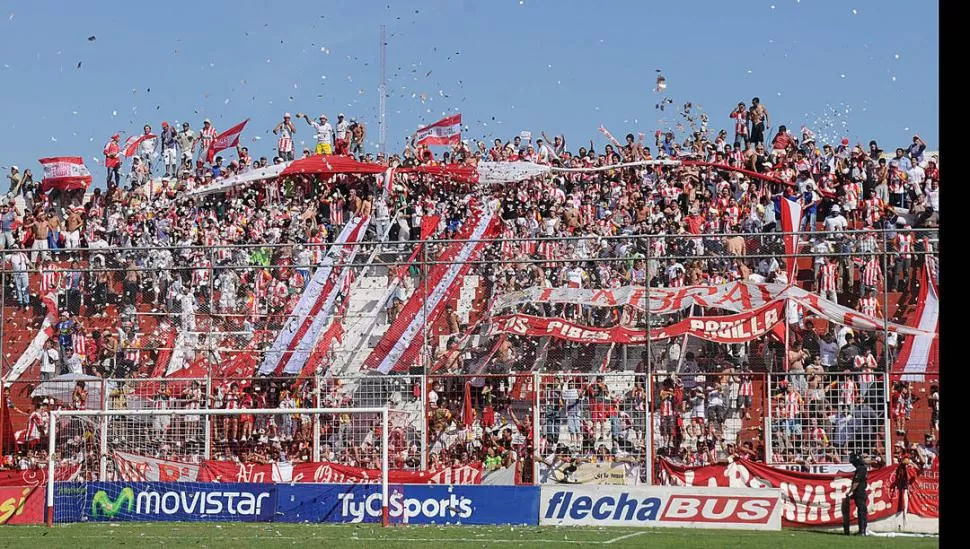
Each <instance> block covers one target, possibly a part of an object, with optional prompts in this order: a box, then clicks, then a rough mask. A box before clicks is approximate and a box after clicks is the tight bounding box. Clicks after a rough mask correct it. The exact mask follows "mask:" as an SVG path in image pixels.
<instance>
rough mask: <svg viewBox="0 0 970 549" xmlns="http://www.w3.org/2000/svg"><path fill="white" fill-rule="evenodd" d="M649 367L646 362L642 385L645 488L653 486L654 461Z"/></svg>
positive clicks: (651, 387) (648, 363)
mask: <svg viewBox="0 0 970 549" xmlns="http://www.w3.org/2000/svg"><path fill="white" fill-rule="evenodd" d="M650 367H651V366H650V361H649V360H647V374H646V375H647V381H646V383H645V384H644V390H645V391H646V393H647V410H646V414H644V417H646V420H647V425H646V426H645V427H646V428H645V429H644V430H643V440H644V446H645V447H644V452H643V455H644V456H645V458H646V463H645V464H644V465H645V466H646V468H647V486H653V462H654V459H656V456H655V455H654V453H655V452H654V445H653V375H652V374H651V372H650Z"/></svg>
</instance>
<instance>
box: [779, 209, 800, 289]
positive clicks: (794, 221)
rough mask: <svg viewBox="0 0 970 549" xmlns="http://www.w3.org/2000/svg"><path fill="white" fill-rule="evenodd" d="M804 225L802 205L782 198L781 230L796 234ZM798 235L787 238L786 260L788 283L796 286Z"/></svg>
mask: <svg viewBox="0 0 970 549" xmlns="http://www.w3.org/2000/svg"><path fill="white" fill-rule="evenodd" d="M801 223H802V204H801V202H798V201H795V200H791V199H789V198H787V197H785V196H784V195H782V197H781V230H782V231H783V232H786V233H795V232H796V231H797V230H798V228H799V226H800V225H801ZM798 240H799V237H798V235H797V234H790V235H787V236H785V255H786V256H787V257H786V258H785V261H786V264H787V265H788V283H789V284H794V282H795V275H796V274H798V258H796V257H795V254H796V253H798Z"/></svg>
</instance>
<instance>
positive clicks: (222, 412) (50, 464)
mask: <svg viewBox="0 0 970 549" xmlns="http://www.w3.org/2000/svg"><path fill="white" fill-rule="evenodd" d="M283 413H287V414H300V415H317V414H346V413H360V414H380V415H381V433H382V436H383V437H384V438H385V441H384V442H382V444H381V521H382V523H383V525H384V526H387V525H388V521H389V515H388V498H389V494H388V468H389V464H388V463H389V460H388V444H387V442H386V437H387V433H388V427H389V421H388V420H389V415H390V414H389V408H386V407H385V408H376V407H370V408H366V407H362V408H293V409H286V410H283V409H280V408H235V409H224V408H222V409H206V408H202V409H185V408H182V409H178V408H176V409H170V410H51V411H50V412H49V414H50V423H49V425H50V428H49V429H48V433H47V436H48V439H47V443H48V449H47V525H48V526H53V523H54V468H55V467H56V463H55V459H54V454H55V452H54V448H55V446H56V444H57V428H56V425H57V419H58V418H60V417H108V416H122V417H123V416H149V417H150V416H189V415H209V416H241V415H260V414H265V415H280V414H283Z"/></svg>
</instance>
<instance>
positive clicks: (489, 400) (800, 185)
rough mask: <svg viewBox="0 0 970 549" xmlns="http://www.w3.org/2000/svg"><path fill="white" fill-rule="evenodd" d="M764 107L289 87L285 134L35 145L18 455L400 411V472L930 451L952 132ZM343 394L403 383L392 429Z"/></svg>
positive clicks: (15, 220)
mask: <svg viewBox="0 0 970 549" xmlns="http://www.w3.org/2000/svg"><path fill="white" fill-rule="evenodd" d="M746 103H747V102H742V103H741V106H740V108H736V109H735V111H734V112H732V116H733V117H734V118H735V120H734V121H731V120H730V119H728V118H727V117H724V120H726V121H730V122H731V127H729V128H728V129H725V130H720V131H719V130H717V129H712V130H710V131H708V130H707V128H706V127H704V128H703V131H701V130H700V129H698V131H696V132H689V133H687V134H686V135H675V134H674V133H672V132H671V133H662V132H658V133H657V134H656V135H651V136H649V138H648V137H647V136H644V135H643V134H639V135H634V134H627V135H625V136H623V137H622V141H621V140H618V139H616V138H614V137H613V136H612V135H611V134H610V133H609V132H608V131H606V130H605V128H603V129H602V133H603V136H604V137H605V140H603V142H602V144H601V145H595V148H594V145H593V143H592V142H588V141H584V139H587V138H588V136H568V137H567V136H565V135H554V136H546V135H545V134H544V133H541V134H539V135H541V136H542V138H541V139H538V138H537V139H532V136H531V134H529V135H528V136H525V135H523V136H519V135H516V136H513V137H512V138H511V139H495V140H494V142H492V143H484V142H475V141H471V142H469V141H463V140H461V138H460V136H459V135H458V134H459V131H460V127H461V126H460V124H461V122H460V115H458V116H459V117H458V119H457V120H452V119H449V118H446V119H443V120H442V121H440V122H439V123H438V124H436V125H432V126H430V127H428V128H426V129H424V131H419V132H418V133H417V134H416V136H415V138H414V139H413V140H412V141H411V143H410V144H409V146H408V147H407V148H405V149H404V150H403V151H401V152H399V153H396V154H389V155H383V154H377V153H375V152H373V151H370V150H367V147H366V143H367V141H366V129H365V128H364V126H363V124H362V123H358V122H355V121H354V120H353V119H352V117H344V116H343V115H340V116H338V118H337V120H336V121H333V122H332V123H331V122H330V121H328V119H327V117H326V116H324V115H321V116H319V117H316V118H312V117H310V116H307V115H305V114H303V113H296V114H295V115H291V114H289V113H286V114H283V116H282V119H281V121H280V123H279V125H278V126H276V127H275V128H274V129H273V131H274V133H276V134H277V136H278V141H277V143H275V145H276V147H275V149H272V150H271V149H270V148H268V147H267V148H265V149H263V150H253V151H250V150H248V149H247V148H246V147H244V146H238V145H237V144H238V136H239V134H240V133H241V132H243V131H245V130H244V128H243V127H242V126H244V125H245V124H243V125H240V127H236V128H230V129H229V130H226V131H222V132H220V131H219V130H217V129H216V128H214V127H213V125H212V124H211V122H210V121H209V120H205V121H203V123H202V125H201V127H198V128H192V127H191V125H190V123H187V122H186V123H184V124H182V125H181V127H179V128H175V127H172V126H169V125H168V124H162V126H163V127H162V128H161V131H159V132H157V133H153V130H152V128H151V127H150V126H147V125H146V126H145V127H144V131H143V132H142V133H141V134H139V135H138V136H136V137H134V138H131V139H129V140H128V141H127V142H122V141H121V139H120V136H118V135H115V136H111V137H109V138H107V143H106V145H105V147H104V163H103V166H104V167H105V168H101V170H105V171H99V172H98V173H96V174H93V175H91V174H88V173H87V170H86V169H85V168H84V167H83V163H81V162H80V159H72V158H57V159H44V161H45V166H46V167H45V169H46V170H47V171H46V175H47V177H45V178H43V180H41V177H38V176H35V175H34V174H32V173H31V171H30V170H27V169H25V170H23V171H22V172H21V171H20V170H19V169H18V168H12V169H11V170H10V173H9V175H8V179H9V181H10V187H9V192H8V193H7V194H6V196H5V197H4V198H3V201H2V202H0V212H2V227H0V228H2V242H0V244H2V245H3V250H2V252H0V254H2V260H3V261H2V264H3V271H2V287H3V296H2V302H0V308H2V310H0V317H2V319H3V322H2V323H0V357H2V379H3V384H2V391H3V399H2V404H3V405H2V409H0V441H2V454H3V468H4V469H6V470H7V472H8V473H10V474H13V473H14V472H15V471H21V472H22V471H31V470H35V469H43V468H46V467H47V466H48V463H56V464H57V467H58V468H59V469H58V471H59V472H58V473H57V475H58V478H59V479H61V480H62V479H66V478H71V479H74V480H78V479H80V480H84V481H87V482H95V481H109V480H126V481H128V480H155V481H158V480H160V479H159V478H158V477H157V475H156V477H155V478H150V479H149V478H146V477H145V475H144V474H142V475H141V476H139V475H138V474H136V472H137V471H144V470H145V467H148V468H149V469H150V468H151V466H152V464H155V465H156V466H158V468H159V470H162V469H163V467H161V466H160V465H158V464H166V463H168V464H172V463H174V464H176V468H181V469H180V470H181V471H182V473H181V474H183V475H188V476H190V477H191V480H201V479H202V478H203V476H205V475H211V474H212V473H211V470H221V469H220V468H224V467H227V466H229V467H230V468H231V467H234V466H237V465H239V464H243V465H255V466H278V465H279V464H283V463H286V464H291V465H296V464H301V463H314V464H315V463H329V464H333V465H334V466H335V467H339V468H341V471H343V473H344V474H347V475H351V474H352V473H351V472H350V471H367V470H374V469H378V468H380V467H381V461H380V450H381V448H379V446H380V444H381V440H386V441H387V442H386V444H387V445H388V451H389V459H390V463H389V466H390V468H391V470H392V471H405V472H413V473H415V474H434V473H436V472H439V471H449V472H451V473H453V474H455V475H456V478H458V477H457V475H459V474H462V475H463V474H467V475H470V476H471V477H474V478H475V479H476V481H477V482H479V483H487V484H496V485H545V484H562V483H587V482H597V481H598V480H597V479H599V480H602V479H604V478H607V479H609V482H610V483H612V484H623V485H628V486H635V485H649V484H670V483H677V482H678V481H680V482H683V481H684V478H685V477H684V474H685V473H684V472H685V471H694V470H698V469H697V468H703V467H716V466H724V465H725V464H729V463H732V462H735V461H738V460H740V462H741V463H745V464H748V465H749V467H750V468H757V467H769V466H770V467H771V468H773V469H772V470H782V471H783V470H794V471H801V472H811V473H818V474H836V473H840V472H844V471H847V470H851V466H849V465H848V464H849V461H850V455H852V454H860V455H862V456H863V457H864V459H865V460H866V461H867V462H868V464H869V466H870V467H871V468H872V469H874V470H875V469H879V468H885V467H890V468H891V467H896V466H898V465H899V464H901V463H904V462H905V464H912V466H913V467H914V468H915V470H916V471H917V472H916V473H914V474H926V475H932V474H934V473H935V471H936V467H937V463H938V459H939V437H940V433H939V389H940V379H939V358H938V350H937V341H938V336H937V335H936V334H937V330H938V310H939V309H938V303H939V287H938V273H939V253H938V251H939V243H938V230H937V227H938V224H939V215H940V214H939V209H940V203H939V189H940V166H939V163H940V159H939V155H938V154H930V153H929V152H927V151H926V147H927V144H926V143H925V142H923V140H922V139H920V138H919V137H918V136H915V137H914V139H913V141H912V142H911V143H905V144H899V148H896V147H895V145H896V144H893V146H890V147H889V148H888V149H887V152H886V153H884V152H883V150H882V149H881V148H880V146H879V145H878V144H877V143H876V142H875V141H871V142H869V143H866V144H863V143H858V144H853V143H850V142H849V140H848V139H843V140H841V141H838V142H834V143H824V142H821V140H817V139H816V136H815V134H814V133H813V131H812V130H811V129H810V128H808V127H803V128H801V129H800V130H796V131H789V130H787V129H786V128H785V127H784V126H780V127H779V128H778V131H773V132H772V134H771V135H762V134H761V132H762V131H763V127H764V125H763V124H760V123H759V118H758V115H757V114H756V113H757V112H758V110H759V109H760V108H763V107H761V106H760V105H759V103H758V102H757V101H755V102H753V103H752V105H751V106H750V109H751V111H752V112H751V113H749V112H747V111H746V109H747V108H748V107H747V105H746ZM730 108H731V106H730V105H728V109H730ZM725 114H726V112H725ZM451 118H454V117H451ZM304 120H305V122H306V123H309V124H311V125H312V126H313V131H314V132H315V139H316V144H315V146H314V147H313V148H312V149H311V148H309V147H308V148H306V149H305V150H302V151H301V150H298V149H299V147H296V146H295V145H294V142H293V139H292V137H291V132H292V129H293V127H294V126H293V125H294V124H297V123H300V124H303V123H304ZM331 124H332V125H331ZM587 142H588V143H589V144H590V146H589V147H587V146H585V145H583V144H584V143H587ZM264 143H265V142H264ZM889 151H895V152H889ZM51 166H54V167H51ZM92 179H93V180H94V184H92ZM333 407H348V408H350V407H388V408H389V409H390V420H389V432H388V433H380V432H379V425H378V424H375V423H374V421H373V420H372V418H365V417H363V416H352V415H350V414H330V415H323V416H320V417H317V416H314V418H313V419H310V416H307V415H301V414H300V413H299V410H300V409H301V408H333ZM267 408H274V409H281V410H287V409H292V410H293V412H292V413H291V414H288V415H246V414H240V415H238V416H237V415H232V416H225V417H213V418H209V417H208V416H206V418H205V420H204V421H202V420H201V419H200V416H192V415H184V416H171V417H169V416H159V417H155V418H154V419H150V420H145V421H141V420H138V419H134V418H128V417H126V418H124V419H115V420H112V422H110V423H109V422H108V421H107V420H106V421H104V422H99V421H81V420H79V419H72V420H70V422H68V423H66V424H64V425H60V426H59V428H58V431H57V432H58V433H60V435H59V436H57V437H51V439H50V441H51V443H52V444H53V446H50V445H49V439H48V435H49V433H50V429H51V428H52V426H51V425H49V423H48V421H49V420H48V418H49V417H51V416H49V414H48V412H49V411H50V410H64V411H66V410H159V411H164V410H176V409H198V410H200V411H201V410H207V409H219V410H222V409H229V410H233V409H243V410H244V409H267ZM64 421H66V420H64ZM385 435H386V436H385ZM382 436H383V438H382ZM51 447H53V448H54V451H55V455H50V454H49V449H50V448H51ZM698 474H699V473H698ZM894 478H895V477H894ZM162 480H164V479H162ZM688 483H689V482H688ZM910 509H911V512H913V509H915V507H914V506H913V505H910ZM870 512H871V513H872V512H873V511H870ZM877 518H878V517H877Z"/></svg>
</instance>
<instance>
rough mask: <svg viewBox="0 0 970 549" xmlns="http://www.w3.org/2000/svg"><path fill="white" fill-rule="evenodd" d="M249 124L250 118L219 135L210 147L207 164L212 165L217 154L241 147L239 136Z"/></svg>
mask: <svg viewBox="0 0 970 549" xmlns="http://www.w3.org/2000/svg"><path fill="white" fill-rule="evenodd" d="M247 122H249V119H248V118H247V119H245V120H243V121H242V122H240V123H238V124H236V125H235V126H233V127H231V128H229V129H228V130H226V131H224V132H222V133H220V134H219V135H217V136H216V138H215V139H213V140H212V144H211V145H209V151H208V152H207V153H206V156H205V158H206V162H209V163H210V164H211V163H212V159H214V158H215V157H216V153H217V152H219V151H221V150H224V149H228V148H229V147H235V146H237V145H239V135H240V134H241V133H242V131H243V128H245V127H246V123H247Z"/></svg>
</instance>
